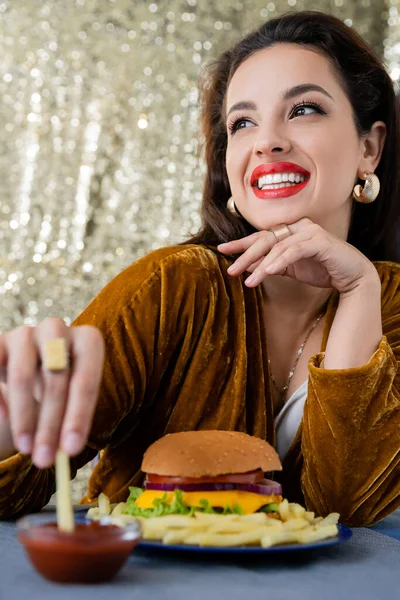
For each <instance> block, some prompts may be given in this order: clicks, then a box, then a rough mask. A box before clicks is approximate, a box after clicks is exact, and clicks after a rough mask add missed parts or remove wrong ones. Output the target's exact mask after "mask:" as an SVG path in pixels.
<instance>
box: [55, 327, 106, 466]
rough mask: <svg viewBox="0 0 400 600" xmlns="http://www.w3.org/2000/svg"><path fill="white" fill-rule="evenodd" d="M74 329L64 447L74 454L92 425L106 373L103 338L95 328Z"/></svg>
mask: <svg viewBox="0 0 400 600" xmlns="http://www.w3.org/2000/svg"><path fill="white" fill-rule="evenodd" d="M71 332H72V336H73V355H72V365H73V366H72V375H71V381H70V386H69V393H68V403H67V408H66V413H65V417H64V423H63V427H62V432H61V446H62V448H63V449H64V450H65V451H66V452H68V454H70V455H75V454H78V452H80V451H81V450H82V449H83V447H84V445H85V443H86V440H87V438H88V435H89V430H90V427H91V424H92V420H93V415H94V411H95V408H96V404H97V398H98V393H99V387H100V382H101V377H102V373H103V363H104V340H103V337H102V335H101V333H100V331H99V330H98V329H96V328H95V327H90V326H81V327H76V328H74V327H73V328H72V329H71Z"/></svg>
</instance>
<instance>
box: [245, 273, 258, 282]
mask: <svg viewBox="0 0 400 600" xmlns="http://www.w3.org/2000/svg"><path fill="white" fill-rule="evenodd" d="M255 280H256V278H255V275H250V277H248V278H247V279H246V281H245V283H254V282H255Z"/></svg>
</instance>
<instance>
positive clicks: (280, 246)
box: [261, 229, 313, 270]
mask: <svg viewBox="0 0 400 600" xmlns="http://www.w3.org/2000/svg"><path fill="white" fill-rule="evenodd" d="M312 236H313V232H312V231H310V230H309V229H308V230H305V231H301V232H299V233H296V234H293V235H291V236H289V237H287V238H285V239H284V240H282V241H281V242H278V243H277V244H275V246H274V247H273V248H272V249H271V252H270V253H269V254H268V256H266V257H265V259H264V261H263V263H262V265H261V267H262V268H263V269H264V270H267V268H268V267H269V265H271V264H272V263H274V262H275V261H276V260H277V258H278V257H279V256H281V255H282V254H283V253H284V252H285V251H286V250H287V249H288V248H290V247H291V246H293V245H295V244H298V243H299V242H303V241H304V240H309V239H311V238H312Z"/></svg>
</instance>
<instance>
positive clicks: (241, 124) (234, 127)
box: [228, 118, 251, 133]
mask: <svg viewBox="0 0 400 600" xmlns="http://www.w3.org/2000/svg"><path fill="white" fill-rule="evenodd" d="M249 125H251V121H249V120H248V119H243V118H241V119H237V120H236V121H233V122H232V123H230V124H229V125H228V129H229V131H230V132H231V133H235V131H238V129H246V128H247V127H248V126H249Z"/></svg>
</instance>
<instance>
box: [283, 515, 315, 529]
mask: <svg viewBox="0 0 400 600" xmlns="http://www.w3.org/2000/svg"><path fill="white" fill-rule="evenodd" d="M309 526H310V524H309V522H308V521H307V519H303V518H302V517H299V518H298V519H289V521H285V523H283V525H282V530H283V531H299V530H300V529H305V528H306V527H309Z"/></svg>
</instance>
